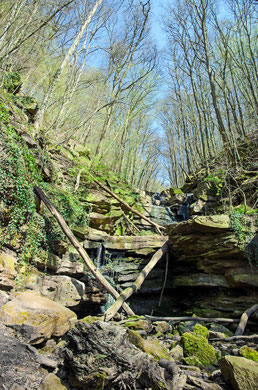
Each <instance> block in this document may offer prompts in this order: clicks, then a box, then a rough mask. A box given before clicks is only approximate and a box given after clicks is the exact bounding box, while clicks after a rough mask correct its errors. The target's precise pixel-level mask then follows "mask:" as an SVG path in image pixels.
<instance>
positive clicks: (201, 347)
mask: <svg viewBox="0 0 258 390" xmlns="http://www.w3.org/2000/svg"><path fill="white" fill-rule="evenodd" d="M182 343H183V348H184V355H185V356H186V357H189V356H196V357H197V358H198V359H199V360H200V362H201V366H202V367H207V366H209V365H210V364H217V359H216V354H215V350H214V348H213V346H212V345H209V344H208V340H207V338H205V337H203V336H200V335H197V334H195V333H192V332H187V333H184V334H183V335H182Z"/></svg>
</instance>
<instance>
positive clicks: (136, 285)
mask: <svg viewBox="0 0 258 390" xmlns="http://www.w3.org/2000/svg"><path fill="white" fill-rule="evenodd" d="M167 250H168V241H166V242H165V244H164V245H163V246H162V247H161V248H160V249H159V250H158V251H157V252H156V253H154V255H153V256H152V258H151V260H150V261H149V263H148V264H147V265H146V266H145V267H144V268H143V270H142V271H141V272H140V274H139V276H138V278H137V279H136V280H135V282H134V283H133V285H132V286H131V287H128V288H126V289H125V290H124V291H122V293H121V294H120V296H119V297H118V299H117V300H116V301H115V302H114V303H113V305H111V306H110V308H109V309H108V310H107V311H106V312H105V314H104V320H105V321H109V320H111V319H112V318H113V317H114V316H115V314H116V313H117V312H118V310H119V309H120V307H121V306H122V305H123V303H124V302H125V301H126V299H128V298H129V297H130V296H131V295H132V294H133V293H134V292H136V291H137V290H139V289H140V288H141V285H142V284H143V282H144V280H145V279H146V278H147V276H148V275H149V273H150V271H151V270H152V269H153V268H154V267H155V265H156V264H157V263H158V261H159V260H160V259H161V258H162V256H163V255H164V254H165V253H166V252H167Z"/></svg>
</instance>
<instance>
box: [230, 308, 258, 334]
mask: <svg viewBox="0 0 258 390" xmlns="http://www.w3.org/2000/svg"><path fill="white" fill-rule="evenodd" d="M256 310H258V304H257V305H253V306H251V307H249V309H247V310H246V311H245V312H244V313H243V314H242V316H241V318H240V321H239V324H238V327H237V330H236V332H235V336H240V335H242V334H243V333H244V331H245V327H246V324H247V321H248V318H249V317H250V315H251V314H252V313H254V312H255V311H256Z"/></svg>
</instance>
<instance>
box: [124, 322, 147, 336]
mask: <svg viewBox="0 0 258 390" xmlns="http://www.w3.org/2000/svg"><path fill="white" fill-rule="evenodd" d="M125 326H126V327H127V328H129V329H133V330H145V331H146V332H147V333H148V332H149V331H151V329H152V327H151V325H150V323H149V321H147V320H143V319H138V320H137V321H130V322H126V323H125Z"/></svg>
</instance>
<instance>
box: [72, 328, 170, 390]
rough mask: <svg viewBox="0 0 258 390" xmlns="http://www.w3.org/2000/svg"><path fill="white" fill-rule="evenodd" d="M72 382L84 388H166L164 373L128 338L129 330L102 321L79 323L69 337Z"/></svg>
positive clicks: (157, 389) (158, 389)
mask: <svg viewBox="0 0 258 390" xmlns="http://www.w3.org/2000/svg"><path fill="white" fill-rule="evenodd" d="M66 337H67V346H66V357H65V365H66V366H67V370H68V376H69V383H70V384H71V385H72V386H76V387H78V388H83V389H91V390H97V389H100V388H101V389H102V388H108V389H111V388H131V387H137V388H138V387H139V388H151V389H153V390H161V389H165V388H167V386H166V382H165V380H164V376H163V370H162V369H161V368H160V367H159V366H158V364H157V363H156V362H155V360H154V359H153V358H152V357H151V356H149V355H148V354H146V353H144V352H142V351H140V350H139V349H137V348H136V347H135V346H134V345H133V344H131V343H130V341H129V339H128V331H127V330H126V329H124V328H122V327H120V326H117V325H114V324H111V323H106V322H102V321H97V322H94V323H93V324H87V323H84V322H82V321H78V322H77V324H76V327H75V328H74V329H72V330H71V331H70V332H68V334H67V336H66Z"/></svg>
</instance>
